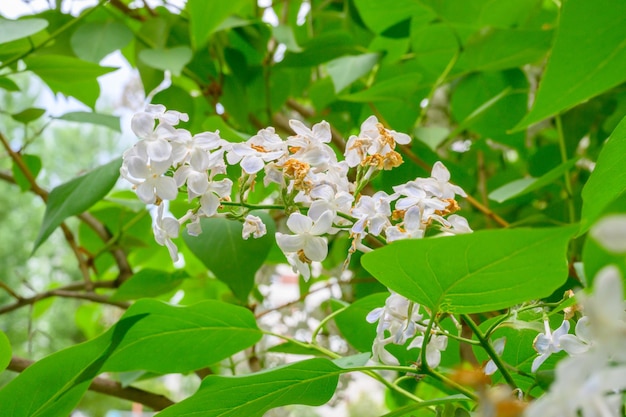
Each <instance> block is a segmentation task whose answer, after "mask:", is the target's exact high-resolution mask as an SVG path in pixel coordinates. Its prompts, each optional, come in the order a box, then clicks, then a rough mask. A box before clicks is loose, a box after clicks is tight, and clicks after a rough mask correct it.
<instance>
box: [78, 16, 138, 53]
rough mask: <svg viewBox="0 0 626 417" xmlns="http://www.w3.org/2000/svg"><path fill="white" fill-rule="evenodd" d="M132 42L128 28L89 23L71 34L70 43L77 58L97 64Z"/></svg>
mask: <svg viewBox="0 0 626 417" xmlns="http://www.w3.org/2000/svg"><path fill="white" fill-rule="evenodd" d="M132 40H133V32H132V31H131V30H130V29H129V28H128V26H126V25H124V24H122V23H119V22H115V21H110V22H89V23H85V24H83V25H82V26H80V27H79V28H78V29H76V31H75V32H74V33H73V34H72V37H71V39H70V42H71V44H72V50H73V51H74V53H75V54H76V56H77V57H79V58H81V59H84V60H85V61H90V62H95V63H98V62H100V60H101V59H102V58H104V57H105V56H107V55H108V54H110V53H111V52H113V51H117V50H118V49H122V48H123V47H125V46H126V45H128V43H129V42H130V41H132Z"/></svg>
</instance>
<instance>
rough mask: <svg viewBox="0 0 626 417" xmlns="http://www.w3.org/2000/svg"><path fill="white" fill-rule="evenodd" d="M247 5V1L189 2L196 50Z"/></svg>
mask: <svg viewBox="0 0 626 417" xmlns="http://www.w3.org/2000/svg"><path fill="white" fill-rule="evenodd" d="M245 4H246V0H230V1H204V0H189V1H188V2H187V10H188V11H189V16H190V17H191V21H190V33H191V43H192V45H193V46H194V49H198V48H201V47H202V46H203V45H204V43H206V41H207V40H208V39H209V36H211V34H212V33H213V32H214V31H215V30H216V29H217V28H218V26H219V25H220V23H222V22H223V21H224V20H226V18H227V17H228V16H230V15H231V14H233V13H236V12H237V11H239V10H240V9H241V8H242V7H243V6H244V5H245Z"/></svg>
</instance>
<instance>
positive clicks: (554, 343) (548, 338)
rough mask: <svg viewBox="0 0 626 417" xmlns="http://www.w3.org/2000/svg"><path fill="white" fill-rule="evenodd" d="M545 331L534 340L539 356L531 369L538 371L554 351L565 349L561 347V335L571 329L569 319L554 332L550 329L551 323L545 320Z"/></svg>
mask: <svg viewBox="0 0 626 417" xmlns="http://www.w3.org/2000/svg"><path fill="white" fill-rule="evenodd" d="M544 326H545V333H539V334H538V335H537V337H536V338H535V340H534V342H533V347H534V348H535V350H536V351H537V352H538V353H539V356H537V357H536V358H535V360H534V361H533V364H532V367H531V370H532V372H536V371H537V369H538V368H539V367H540V366H541V364H542V363H544V362H545V360H546V359H548V358H549V357H550V355H552V354H553V353H557V352H560V351H561V350H563V348H562V347H561V341H560V339H561V337H562V336H564V335H566V334H567V332H568V331H569V326H570V324H569V321H567V320H563V323H561V326H560V327H559V328H558V329H556V330H555V331H554V333H552V332H551V331H550V323H549V322H548V320H545V321H544Z"/></svg>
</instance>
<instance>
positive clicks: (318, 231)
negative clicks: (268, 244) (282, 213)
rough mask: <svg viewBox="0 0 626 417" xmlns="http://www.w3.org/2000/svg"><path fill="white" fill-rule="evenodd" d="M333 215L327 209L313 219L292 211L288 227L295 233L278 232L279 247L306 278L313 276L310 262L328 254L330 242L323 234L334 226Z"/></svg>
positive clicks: (321, 258) (321, 259) (320, 259)
mask: <svg viewBox="0 0 626 417" xmlns="http://www.w3.org/2000/svg"><path fill="white" fill-rule="evenodd" d="M333 217H334V215H333V213H332V212H331V211H326V212H324V213H323V214H322V215H321V216H320V217H319V218H318V219H317V220H316V221H313V219H311V218H310V217H308V216H305V215H303V214H301V213H292V214H291V215H290V216H289V219H287V227H288V228H289V230H291V232H292V233H294V234H293V235H288V234H284V233H280V232H277V233H276V243H277V244H278V247H279V248H280V249H281V250H282V251H283V253H285V255H286V256H287V260H288V261H289V263H290V264H291V265H292V266H293V267H295V268H296V269H297V270H298V271H299V272H300V273H301V274H302V276H303V277H304V278H305V279H308V278H309V277H310V276H311V270H310V267H309V265H310V263H311V262H313V261H316V262H321V261H323V260H324V259H325V258H326V255H328V243H327V242H326V238H324V237H322V235H324V234H326V233H328V232H329V230H330V229H331V228H332V225H333V224H332V221H333Z"/></svg>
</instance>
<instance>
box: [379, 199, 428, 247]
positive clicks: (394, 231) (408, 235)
mask: <svg viewBox="0 0 626 417" xmlns="http://www.w3.org/2000/svg"><path fill="white" fill-rule="evenodd" d="M425 228H426V225H425V224H424V223H423V222H422V212H421V210H420V209H419V207H415V206H414V207H410V208H409V209H408V210H407V211H406V213H405V214H404V220H403V221H402V223H401V224H398V225H395V226H390V227H387V228H386V229H385V237H386V238H387V242H388V243H391V242H393V241H396V240H401V239H421V238H423V237H424V232H425Z"/></svg>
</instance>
